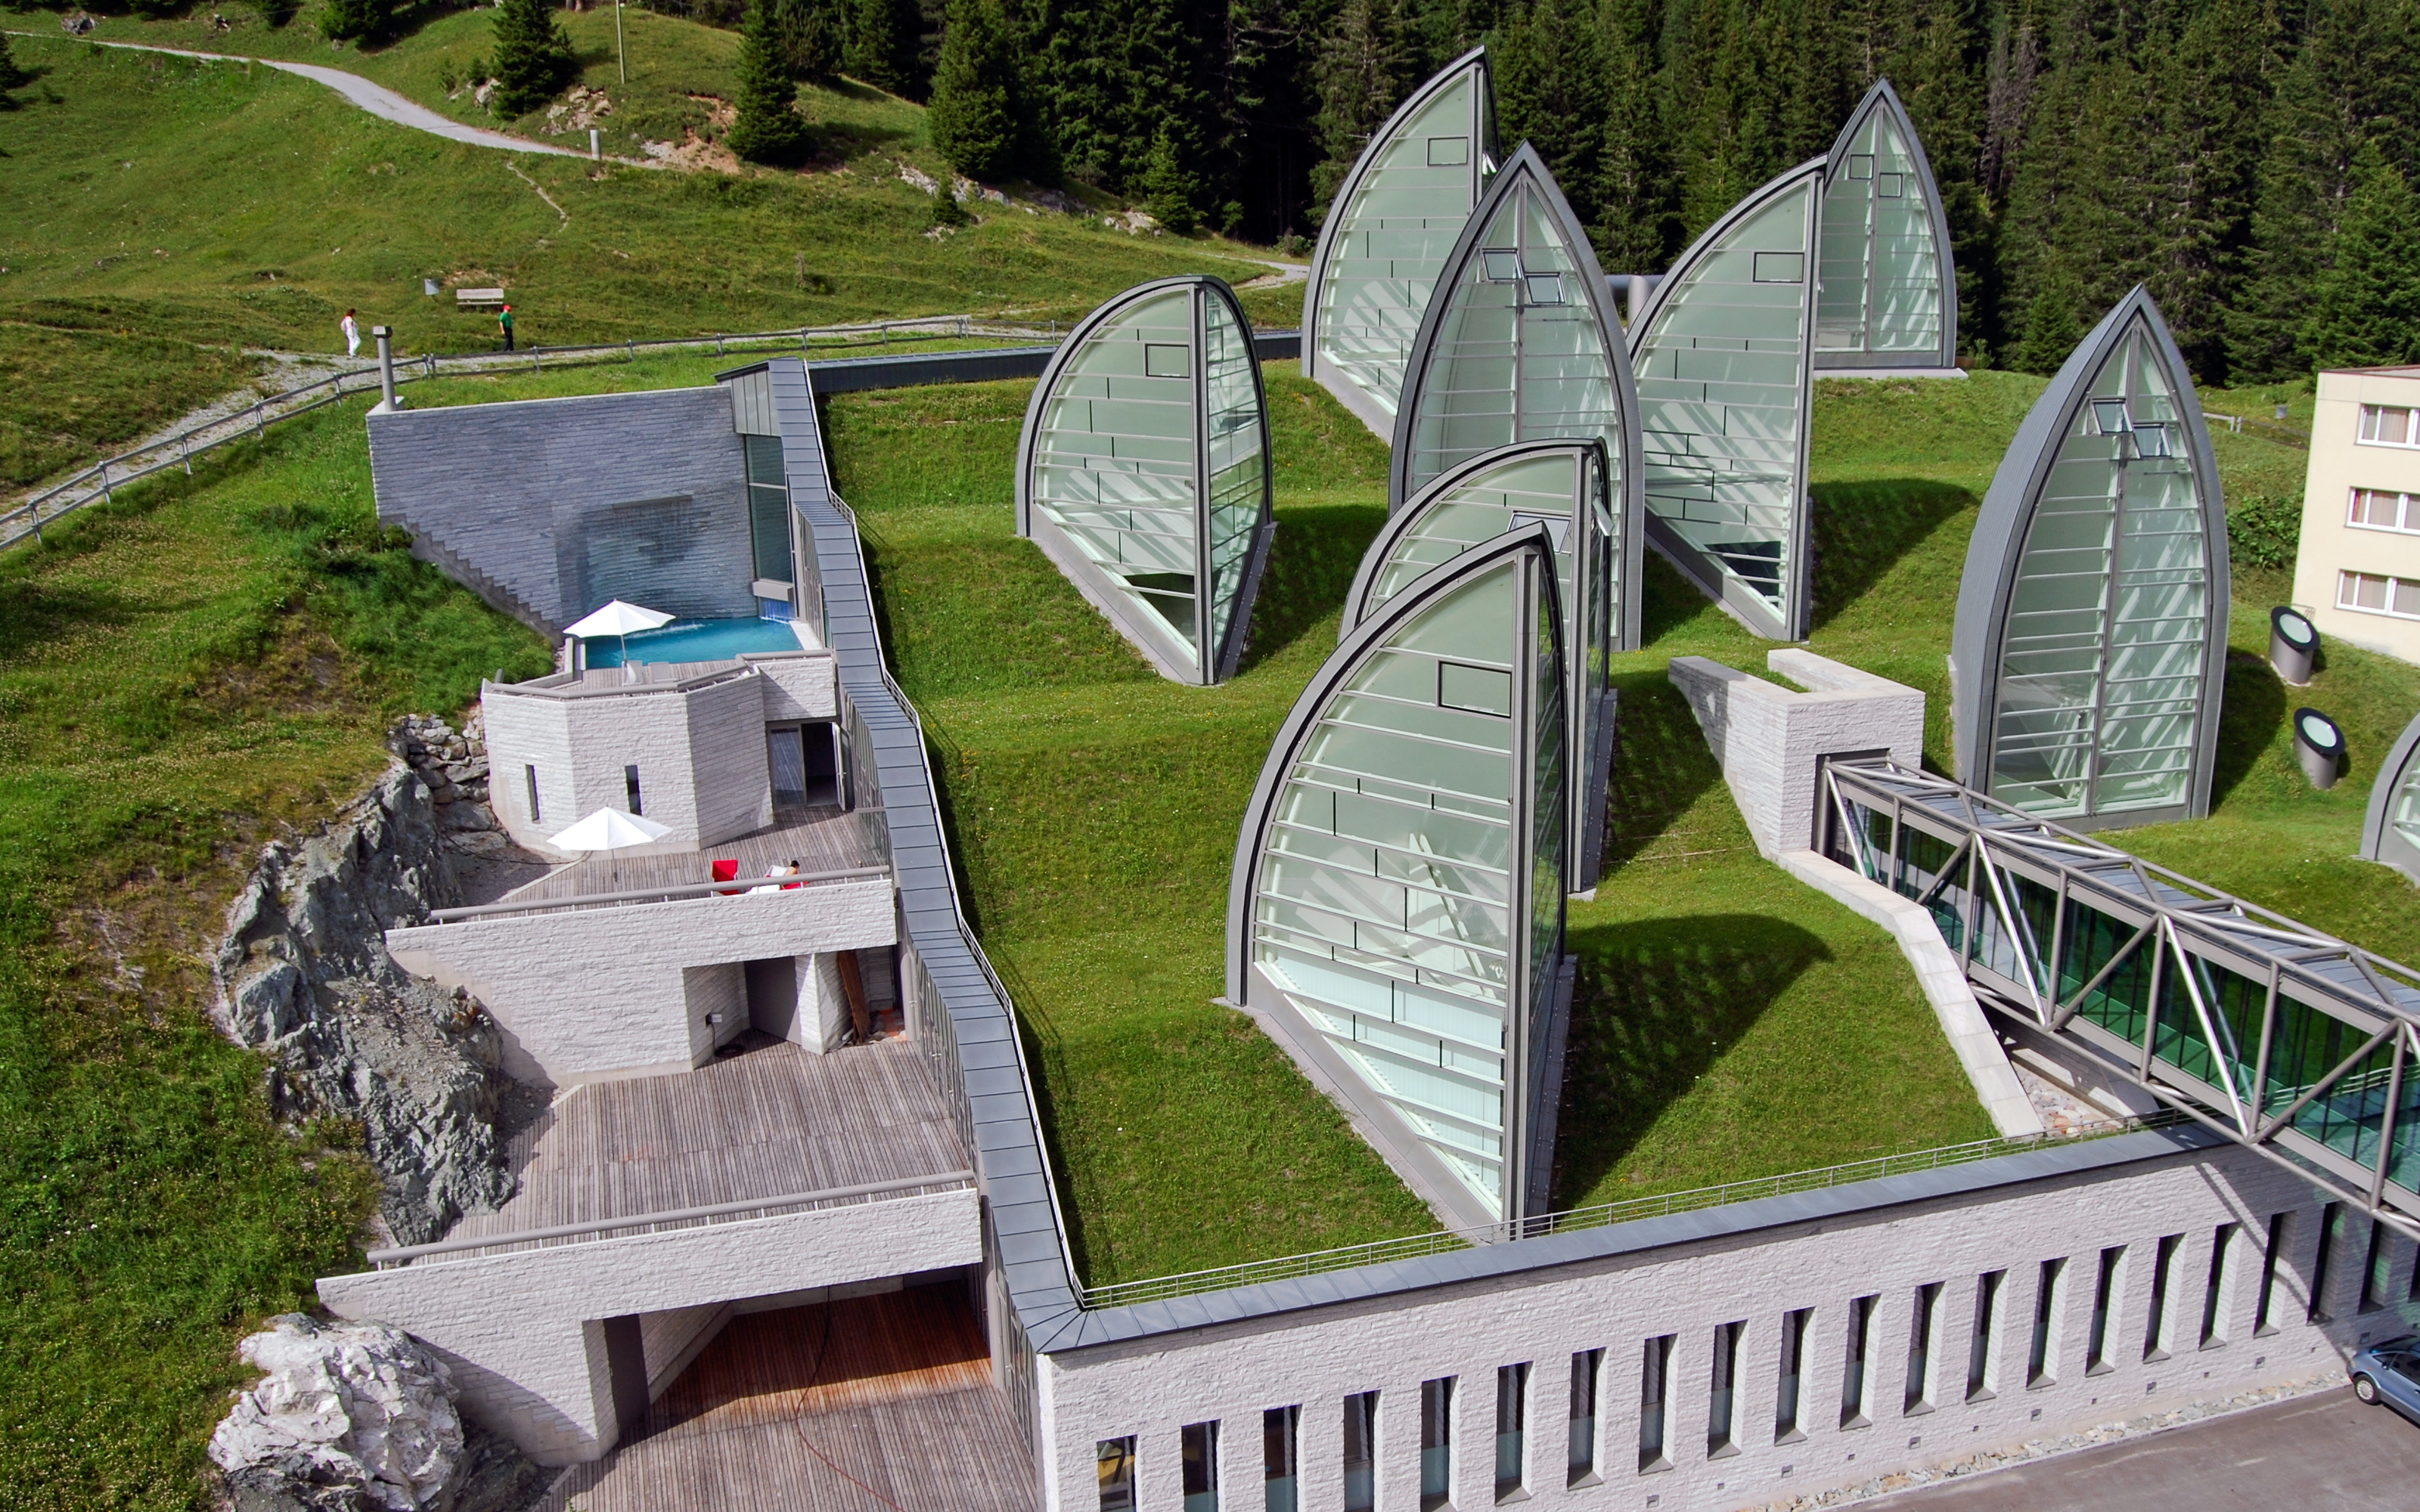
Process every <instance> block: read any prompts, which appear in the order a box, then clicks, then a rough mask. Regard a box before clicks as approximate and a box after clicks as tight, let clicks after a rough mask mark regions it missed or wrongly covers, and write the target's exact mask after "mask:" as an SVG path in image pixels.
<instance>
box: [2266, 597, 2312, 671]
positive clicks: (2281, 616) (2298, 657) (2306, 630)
mask: <svg viewBox="0 0 2420 1512" xmlns="http://www.w3.org/2000/svg"><path fill="white" fill-rule="evenodd" d="M2318 657H2319V626H2318V625H2313V624H2312V623H2311V622H2310V619H2309V618H2308V617H2307V616H2306V615H2304V613H2303V611H2302V610H2300V609H2293V608H2290V607H2288V606H2284V605H2280V606H2279V607H2278V608H2276V609H2271V610H2270V611H2269V665H2270V666H2272V667H2274V668H2276V669H2277V675H2278V676H2280V677H2282V678H2284V679H2285V680H2286V682H2287V683H2288V686H2290V687H2308V686H2310V681H2311V664H2312V663H2313V662H2314V661H2315V660H2317V659H2318Z"/></svg>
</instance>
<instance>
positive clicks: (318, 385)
mask: <svg viewBox="0 0 2420 1512" xmlns="http://www.w3.org/2000/svg"><path fill="white" fill-rule="evenodd" d="M1061 334H1062V332H1060V331H1059V329H1058V322H1056V321H1050V322H1047V323H1046V324H1044V325H1034V324H1032V323H1030V322H1024V321H1011V320H986V319H983V318H981V317H979V316H969V315H943V316H922V317H919V318H916V319H912V320H882V321H873V322H865V323H860V324H855V325H839V326H801V327H799V328H797V329H795V330H791V331H768V332H742V333H736V334H735V333H728V332H719V333H717V334H715V335H711V336H659V337H647V338H644V339H640V338H632V339H629V340H626V341H616V342H598V343H594V344H591V345H586V346H573V347H524V348H522V349H521V350H520V351H516V352H510V353H505V352H425V353H422V354H421V355H419V356H417V357H411V358H407V359H398V360H397V361H396V364H395V366H396V374H395V379H396V384H397V386H401V385H402V384H405V383H411V382H417V381H421V380H424V379H427V378H437V377H439V376H441V375H440V366H441V364H442V365H444V366H446V367H451V368H454V369H458V370H467V371H478V370H482V369H487V368H493V367H502V366H506V365H510V364H514V363H520V361H521V360H522V358H523V357H527V358H528V360H529V362H530V365H531V368H532V370H533V371H537V370H539V369H541V368H542V367H543V365H544V359H546V358H547V357H553V358H555V359H556V360H557V361H558V362H560V361H563V360H566V359H568V360H571V361H575V362H578V361H583V360H596V359H598V358H600V357H602V356H605V355H609V354H610V355H614V356H620V357H623V358H625V359H629V358H635V357H636V356H637V355H638V354H639V352H640V351H641V350H642V349H646V350H668V349H696V348H704V347H713V348H714V350H715V352H716V353H717V355H721V354H723V353H725V352H727V351H729V350H731V349H733V348H734V347H743V348H747V347H755V346H759V345H762V344H764V343H768V342H779V343H782V344H783V345H784V346H786V345H787V344H788V343H791V342H796V343H797V344H798V346H799V349H800V350H801V351H804V350H808V349H811V347H813V345H814V339H815V338H816V337H818V336H820V337H825V338H827V339H828V340H830V341H831V342H832V343H833V344H834V345H838V346H872V345H876V344H879V345H884V346H887V345H889V344H890V342H891V341H892V339H893V337H894V336H897V337H904V338H906V339H911V340H932V341H946V340H954V339H958V338H962V337H968V336H977V335H1001V336H1024V337H1029V338H1032V339H1034V340H1036V341H1039V342H1042V343H1046V344H1047V343H1055V342H1056V341H1057V340H1058V339H1059V338H1060V336H1061ZM411 369H417V371H411ZM348 385H350V387H348ZM379 386H380V372H379V368H378V367H377V365H376V364H374V363H371V364H365V365H363V366H359V367H347V368H344V369H342V370H340V371H338V372H334V373H332V374H330V375H328V376H327V377H326V378H315V379H313V380H312V381H311V382H309V383H305V384H302V385H301V386H300V387H297V388H293V389H288V390H287V391H286V392H284V393H276V394H271V395H270V396H268V397H266V398H262V399H257V400H255V401H254V402H253V403H251V404H249V405H246V406H244V407H243V408H242V409H234V410H230V411H228V412H227V413H226V414H224V415H221V416H219V417H218V418H217V419H215V420H209V421H206V422H204V423H203V424H198V425H194V426H191V427H189V428H187V429H185V430H181V431H178V432H175V433H173V434H171V435H167V436H163V437H160V438H158V439H157V440H150V441H147V442H145V443H143V444H142V445H139V446H134V447H130V448H129V449H127V450H126V451H124V452H120V453H118V454H116V455H113V456H105V457H103V458H101V460H100V461H98V462H96V463H94V464H93V465H92V466H90V467H87V468H85V469H84V470H83V471H80V472H75V473H71V474H70V475H69V476H68V477H66V478H63V479H61V480H60V481H58V482H57V483H55V484H53V485H51V486H49V487H47V488H44V489H43V490H41V491H40V492H39V493H35V494H31V495H28V496H27V497H26V498H25V499H24V500H23V501H21V502H19V503H16V504H13V505H10V506H9V507H8V508H7V509H5V510H0V547H8V546H12V545H14V544H16V543H17V542H19V541H22V540H24V539H25V538H26V537H27V536H31V537H32V538H33V539H35V540H37V541H39V540H40V539H41V538H42V526H43V524H44V523H45V522H46V521H55V520H57V519H58V518H60V517H62V516H65V515H67V514H69V513H71V512H72V511H74V510H77V509H81V508H83V507H84V506H85V505H86V504H89V503H91V502H92V501H94V500H95V499H113V498H115V497H116V490H117V489H118V488H119V487H121V486H125V485H127V484H130V483H134V482H137V481H139V480H141V479H143V478H147V477H149V476H151V475H152V474H153V473H156V472H163V471H167V470H168V469H169V468H172V467H179V466H181V467H183V468H184V470H185V471H186V473H187V474H188V475H191V473H192V472H193V470H194V453H195V452H208V451H209V450H211V449H213V448H215V447H219V446H224V445H225V444H226V443H228V442H229V441H233V440H239V439H240V438H241V437H242V436H244V435H245V434H247V426H246V423H247V422H249V431H248V433H249V434H250V435H251V436H253V437H254V438H255V439H258V438H259V437H260V436H261V435H262V433H263V432H264V430H265V429H266V427H267V426H268V424H270V423H271V422H272V421H279V420H290V419H292V418H294V417H295V416H296V415H301V414H307V413H308V412H310V411H311V410H313V409H318V408H320V407H321V406H323V405H329V404H334V403H336V402H337V401H339V400H341V399H343V398H345V397H347V396H348V394H359V393H368V392H370V391H372V390H374V389H377V388H378V387H379ZM322 389H325V390H327V391H328V392H327V393H318V391H320V390H322ZM310 394H318V397H316V398H309V399H307V400H305V399H304V396H305V395H310ZM298 400H302V401H303V402H300V403H298V402H297V401H298ZM214 432H215V433H216V434H211V433H214ZM144 458H156V459H155V460H152V461H150V462H148V463H147V464H143V463H142V462H141V459H144ZM79 486H84V487H85V493H84V495H83V497H81V498H77V499H72V500H70V501H67V502H64V503H59V504H56V506H55V507H54V508H52V509H51V511H50V513H49V514H48V516H45V515H44V514H43V506H45V505H48V504H52V503H53V501H56V500H58V499H60V498H61V496H63V495H65V494H68V493H69V492H70V491H72V490H74V489H76V488H77V487H79ZM18 521H23V526H22V528H19V529H16V530H14V531H13V532H12V531H10V529H9V527H10V525H11V523H12V522H18Z"/></svg>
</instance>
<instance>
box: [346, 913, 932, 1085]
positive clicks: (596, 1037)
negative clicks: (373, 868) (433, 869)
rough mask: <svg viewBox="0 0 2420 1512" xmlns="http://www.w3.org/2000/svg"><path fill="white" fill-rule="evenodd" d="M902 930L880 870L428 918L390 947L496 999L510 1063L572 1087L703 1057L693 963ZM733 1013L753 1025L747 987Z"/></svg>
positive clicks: (807, 949) (494, 1010)
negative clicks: (679, 895) (625, 901)
mask: <svg viewBox="0 0 2420 1512" xmlns="http://www.w3.org/2000/svg"><path fill="white" fill-rule="evenodd" d="M898 938H899V930H898V918H897V915H896V913H895V911H894V909H893V907H892V885H891V883H890V881H889V880H888V879H885V878H877V879H875V880H873V881H869V882H839V883H818V884H816V885H814V886H813V887H800V888H798V889H796V890H794V891H783V892H765V893H756V892H750V893H742V894H740V895H738V896H737V897H730V898H725V897H713V896H710V897H706V898H692V899H685V900H679V901H675V902H672V903H633V904H629V905H627V906H622V907H609V908H579V909H560V910H555V911H552V912H548V913H535V914H508V915H503V916H498V917H494V918H471V919H464V920H461V921H459V922H458V923H452V924H425V925H421V926H419V927H417V928H413V929H398V930H390V931H388V932H387V936H386V944H387V951H388V953H389V954H391V955H393V956H394V957H395V959H396V962H397V964H400V965H402V966H403V967H404V969H406V970H407V971H411V972H415V973H417V974H419V975H421V976H424V977H429V978H433V979H435V980H437V982H438V983H439V984H440V985H442V986H446V987H456V986H459V987H465V988H468V989H469V990H470V991H471V993H472V994H473V995H474V996H476V997H477V998H478V999H479V1000H480V1001H481V1002H482V1003H484V1004H486V1005H487V1008H488V1011H489V1013H491V1014H493V1015H494V1016H495V1019H496V1022H497V1024H498V1025H499V1026H502V1028H503V1029H504V1062H505V1063H504V1069H505V1070H506V1071H508V1072H511V1073H512V1074H513V1075H514V1076H516V1077H519V1078H520V1079H521V1080H523V1081H532V1082H538V1083H542V1084H546V1085H550V1086H557V1087H564V1086H570V1085H573V1084H575V1083H579V1082H583V1081H600V1080H608V1079H611V1078H613V1077H616V1076H630V1075H649V1074H656V1073H660V1072H674V1071H688V1070H690V1068H692V1067H694V1066H696V1065H698V1064H699V1063H700V1062H701V1061H703V1060H704V1059H705V1057H706V1055H707V1054H709V1053H711V1051H712V1050H713V1047H714V1040H713V1030H712V1029H711V1028H710V1027H709V1026H706V1025H705V1024H704V1023H703V1022H702V1018H703V1014H704V1012H705V1011H706V1010H705V1009H703V1008H701V1009H699V1010H698V1011H691V986H690V978H689V968H691V967H698V966H723V965H734V964H737V963H740V962H746V961H755V960H762V959H765V958H767V957H770V956H780V955H815V954H820V953H823V952H826V951H831V950H853V949H862V948H864V947H867V946H878V945H890V944H892V943H894V942H896V941H897V939H898ZM732 976H733V978H734V980H737V971H736V970H735V971H734V972H733V973H732ZM698 990H699V991H701V992H708V993H710V992H712V991H713V989H712V988H710V987H705V986H701V987H700V988H699V989H698ZM717 1001H720V999H717ZM734 1011H736V1013H737V1018H738V1019H739V1020H740V1021H741V1022H743V1023H744V1022H745V1020H746V1018H747V1005H746V996H745V993H744V991H742V992H741V994H740V995H739V998H738V1002H737V1008H736V1010H734Z"/></svg>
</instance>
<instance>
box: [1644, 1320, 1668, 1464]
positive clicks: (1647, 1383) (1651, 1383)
mask: <svg viewBox="0 0 2420 1512" xmlns="http://www.w3.org/2000/svg"><path fill="white" fill-rule="evenodd" d="M1671 1374H1672V1335H1669V1334H1667V1335H1664V1336H1663V1337H1662V1338H1653V1339H1649V1340H1648V1341H1647V1347H1646V1349H1645V1350H1644V1351H1643V1358H1642V1359H1641V1361H1640V1364H1639V1373H1638V1468H1639V1469H1641V1470H1662V1469H1665V1468H1667V1467H1668V1466H1669V1465H1670V1464H1671V1463H1672V1462H1671V1461H1670V1460H1669V1459H1667V1458H1665V1457H1664V1398H1665V1396H1666V1392H1665V1387H1666V1386H1667V1385H1668V1383H1669V1381H1670V1378H1671Z"/></svg>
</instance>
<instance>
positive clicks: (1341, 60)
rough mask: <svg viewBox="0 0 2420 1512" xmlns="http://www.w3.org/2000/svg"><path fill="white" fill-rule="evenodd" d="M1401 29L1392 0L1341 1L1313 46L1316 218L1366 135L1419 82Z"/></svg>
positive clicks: (1357, 154)
mask: <svg viewBox="0 0 2420 1512" xmlns="http://www.w3.org/2000/svg"><path fill="white" fill-rule="evenodd" d="M1417 68H1418V65H1417V63H1416V60H1415V59H1414V57H1413V55H1412V50H1411V47H1410V45H1409V41H1408V39H1406V38H1405V37H1404V15H1403V12H1402V10H1401V8H1400V7H1399V6H1398V4H1397V0H1344V3H1343V5H1342V8H1340V9H1339V10H1338V11H1337V13H1336V19H1335V22H1334V23H1333V24H1332V25H1331V27H1330V28H1329V31H1328V34H1327V40H1326V45H1324V46H1323V47H1321V49H1320V50H1319V62H1318V65H1317V67H1316V69H1315V70H1314V74H1315V78H1316V80H1317V83H1318V88H1319V115H1318V116H1317V118H1316V121H1315V125H1316V128H1317V131H1318V132H1319V145H1320V147H1322V148H1323V149H1324V151H1325V154H1326V155H1325V156H1324V157H1323V158H1322V159H1321V161H1320V162H1319V164H1318V166H1316V167H1314V168H1312V169H1311V199H1312V202H1313V204H1314V205H1315V206H1316V209H1315V211H1314V213H1315V214H1316V215H1317V216H1318V217H1320V218H1323V219H1324V218H1325V217H1326V213H1327V207H1328V202H1329V201H1331V200H1333V199H1334V198H1335V197H1336V192H1337V190H1338V189H1339V188H1340V187H1342V184H1343V182H1344V176H1345V175H1346V174H1348V173H1351V172H1352V171H1353V164H1354V163H1355V162H1357V161H1359V159H1360V156H1361V153H1362V150H1363V149H1364V148H1366V147H1369V145H1370V138H1371V137H1372V136H1373V135H1375V134H1376V133H1377V131H1378V128H1380V127H1382V126H1384V125H1386V124H1387V117H1388V116H1391V115H1393V114H1394V112H1395V107H1396V106H1397V105H1399V104H1401V103H1403V100H1404V96H1405V95H1406V94H1409V93H1410V92H1411V90H1412V87H1413V86H1414V85H1417V84H1419V74H1418V71H1417Z"/></svg>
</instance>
